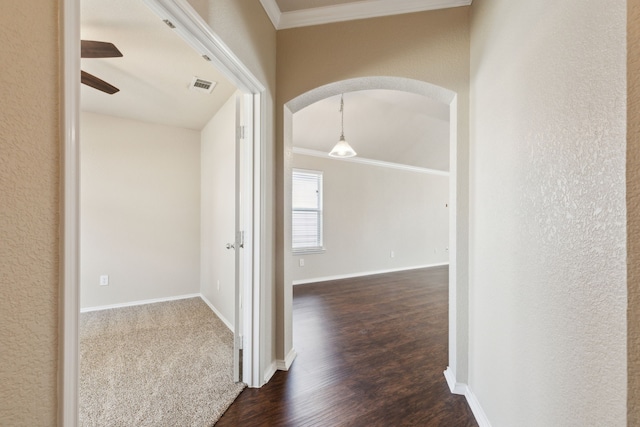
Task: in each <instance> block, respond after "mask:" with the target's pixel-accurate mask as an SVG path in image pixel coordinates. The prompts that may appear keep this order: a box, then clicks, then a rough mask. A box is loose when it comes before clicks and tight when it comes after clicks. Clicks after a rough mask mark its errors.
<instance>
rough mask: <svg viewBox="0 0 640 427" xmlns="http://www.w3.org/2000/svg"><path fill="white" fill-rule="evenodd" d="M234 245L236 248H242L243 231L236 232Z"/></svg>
mask: <svg viewBox="0 0 640 427" xmlns="http://www.w3.org/2000/svg"><path fill="white" fill-rule="evenodd" d="M236 245H237V247H238V248H244V231H238V232H237V234H236Z"/></svg>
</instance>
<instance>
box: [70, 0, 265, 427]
mask: <svg viewBox="0 0 640 427" xmlns="http://www.w3.org/2000/svg"><path fill="white" fill-rule="evenodd" d="M80 1H81V0H61V8H60V16H59V21H60V38H61V57H60V60H61V61H60V64H61V65H60V71H61V81H60V85H61V87H60V94H61V97H60V105H61V110H60V132H61V140H62V144H63V146H62V151H63V152H62V156H61V162H62V169H63V172H62V174H63V175H62V183H61V192H62V200H61V234H62V248H61V252H62V259H61V264H60V266H61V267H60V283H61V285H62V286H61V289H60V293H59V298H60V303H59V327H58V330H59V349H60V350H59V369H58V398H59V401H58V425H60V426H65V427H75V426H77V425H78V415H79V412H78V398H79V396H78V387H79V320H80V280H79V279H80V150H79V128H80ZM144 1H145V3H146V4H147V5H148V6H149V7H150V8H151V9H152V10H153V11H154V12H155V13H156V14H159V15H160V16H163V17H165V18H166V19H169V20H171V22H172V23H174V25H176V27H177V28H176V31H177V32H178V33H179V34H180V35H181V36H182V37H183V39H185V41H187V43H189V44H190V45H191V46H192V47H193V48H194V49H196V50H197V51H198V52H199V53H200V54H202V55H207V57H208V58H209V59H210V60H211V62H212V63H213V65H214V66H215V67H217V68H218V69H219V70H220V71H221V72H222V73H223V74H224V75H225V76H226V77H227V78H228V79H229V80H230V81H231V82H232V83H233V84H235V85H236V87H237V88H238V89H240V91H242V92H243V93H244V94H245V96H246V100H247V101H249V104H250V105H251V107H252V108H250V109H249V110H251V112H252V113H253V117H252V119H250V121H251V126H250V129H251V131H252V132H250V138H251V139H252V148H253V159H254V161H253V165H252V168H250V171H249V173H248V175H247V178H248V179H250V180H252V182H253V189H254V190H253V195H252V201H253V203H252V204H253V206H252V209H251V211H252V212H251V216H252V220H251V222H252V224H251V225H252V230H251V231H252V233H251V235H252V239H253V242H252V250H251V251H245V252H247V254H246V257H247V259H248V260H250V261H249V263H250V265H251V267H252V271H251V274H250V275H249V277H248V280H246V281H245V283H244V284H243V294H244V301H243V307H244V308H243V318H244V322H243V325H244V334H243V336H244V347H245V351H244V352H243V373H244V375H243V380H245V382H247V384H248V385H249V386H250V387H259V386H261V385H262V382H261V381H260V365H261V363H260V359H261V354H260V348H261V341H262V337H261V334H260V330H261V329H260V316H261V313H260V298H261V293H260V287H261V280H260V278H261V276H262V272H263V271H264V266H263V262H264V257H262V251H261V248H262V246H263V242H264V239H265V231H266V230H265V228H264V227H262V226H261V224H262V219H263V218H264V216H265V203H264V200H263V199H264V198H263V194H265V185H266V182H267V179H266V177H265V173H266V167H264V163H265V158H264V155H265V154H264V153H265V151H266V150H265V141H266V126H265V122H264V111H266V98H267V97H266V96H265V94H264V92H265V87H264V86H263V85H262V83H260V81H259V80H258V79H257V78H256V77H255V76H254V75H253V74H252V73H251V71H250V70H249V69H248V68H247V67H246V66H245V65H244V64H243V63H242V61H241V60H240V59H239V58H238V57H237V56H236V55H235V54H234V53H233V52H232V51H231V50H230V49H229V47H227V46H226V44H225V43H224V42H223V41H222V40H221V39H220V37H218V36H217V35H216V34H215V33H214V32H213V31H212V30H211V28H210V27H209V25H208V24H207V23H206V22H205V21H204V19H203V18H202V17H201V16H200V15H199V14H198V13H197V12H196V11H195V10H194V9H193V8H192V7H191V5H190V4H189V3H188V2H187V1H186V0H144Z"/></svg>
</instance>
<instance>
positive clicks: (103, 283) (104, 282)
mask: <svg viewBox="0 0 640 427" xmlns="http://www.w3.org/2000/svg"><path fill="white" fill-rule="evenodd" d="M108 285H109V275H107V274H103V275H102V276H100V286H108Z"/></svg>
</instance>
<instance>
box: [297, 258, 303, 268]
mask: <svg viewBox="0 0 640 427" xmlns="http://www.w3.org/2000/svg"><path fill="white" fill-rule="evenodd" d="M298 265H300V267H304V258H300V259H299V260H298Z"/></svg>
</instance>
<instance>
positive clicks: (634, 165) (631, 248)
mask: <svg viewBox="0 0 640 427" xmlns="http://www.w3.org/2000/svg"><path fill="white" fill-rule="evenodd" d="M627 4H628V8H627V87H628V89H627V102H628V105H627V227H628V229H627V262H628V265H627V269H628V272H627V273H628V275H627V280H628V283H627V290H628V311H627V328H628V329H627V334H628V336H627V356H628V361H627V363H628V372H627V376H628V394H627V414H628V419H627V425H628V426H629V427H632V426H633V427H635V426H640V184H639V182H640V1H639V0H628V2H627Z"/></svg>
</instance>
